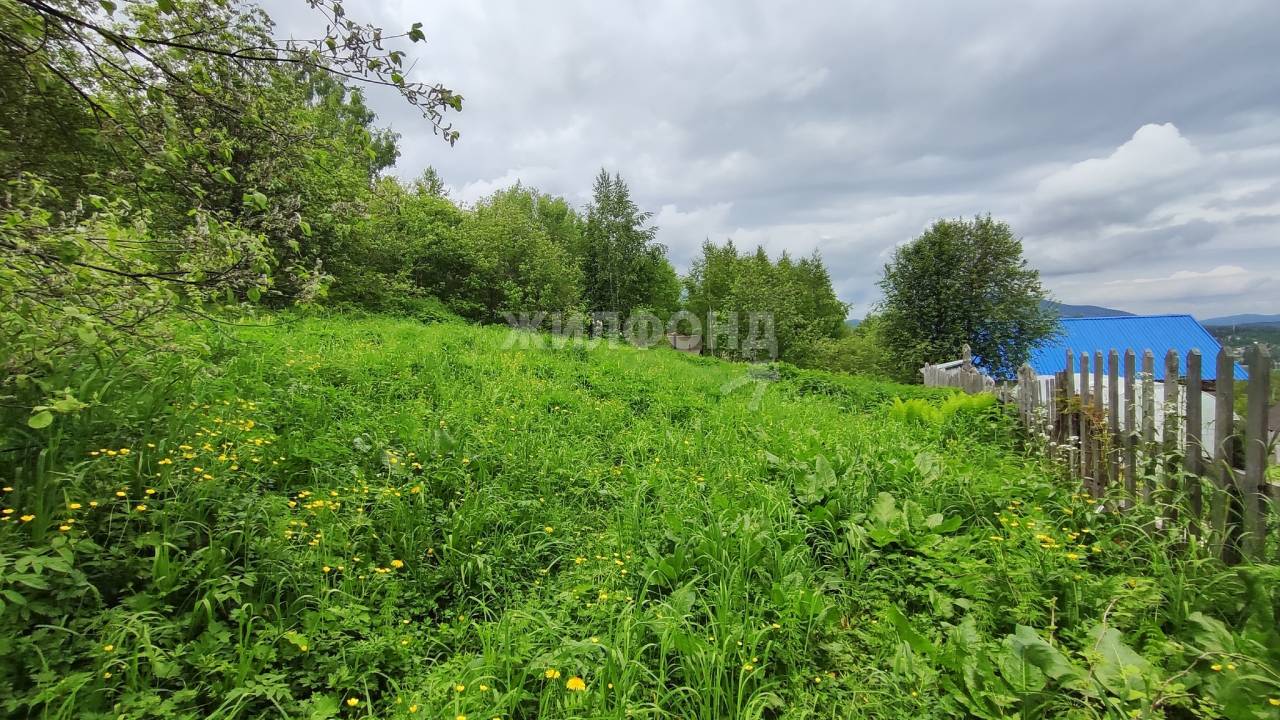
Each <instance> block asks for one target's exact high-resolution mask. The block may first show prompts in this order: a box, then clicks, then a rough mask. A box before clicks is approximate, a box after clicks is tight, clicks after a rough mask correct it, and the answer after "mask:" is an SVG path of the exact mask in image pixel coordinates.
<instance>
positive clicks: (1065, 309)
mask: <svg viewBox="0 0 1280 720" xmlns="http://www.w3.org/2000/svg"><path fill="white" fill-rule="evenodd" d="M1040 307H1043V308H1048V309H1050V310H1056V311H1057V312H1058V317H1064V318H1087V317H1115V316H1117V315H1133V313H1131V312H1125V311H1124V310H1116V309H1115V308H1108V307H1101V306H1098V305H1067V304H1065V303H1060V302H1054V301H1052V300H1042V301H1040Z"/></svg>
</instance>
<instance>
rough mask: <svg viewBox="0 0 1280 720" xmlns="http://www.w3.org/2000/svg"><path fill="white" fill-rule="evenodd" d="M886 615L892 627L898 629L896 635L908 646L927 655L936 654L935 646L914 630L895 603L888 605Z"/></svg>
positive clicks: (932, 655)
mask: <svg viewBox="0 0 1280 720" xmlns="http://www.w3.org/2000/svg"><path fill="white" fill-rule="evenodd" d="M886 615H888V617H889V622H890V623H892V624H893V627H894V629H895V630H897V631H898V637H899V638H901V639H902V641H903V642H905V643H906V644H907V645H908V646H910V647H911V649H912V650H915V651H916V652H918V653H920V654H921V655H927V656H929V657H934V656H935V655H937V653H938V648H937V646H935V645H934V644H933V643H931V642H929V639H928V638H926V637H925V636H923V635H921V634H920V633H918V632H916V629H915V628H914V627H912V626H911V621H909V620H907V617H906V616H905V615H903V614H902V611H901V610H899V609H898V606H897V605H890V606H889V609H888V611H886Z"/></svg>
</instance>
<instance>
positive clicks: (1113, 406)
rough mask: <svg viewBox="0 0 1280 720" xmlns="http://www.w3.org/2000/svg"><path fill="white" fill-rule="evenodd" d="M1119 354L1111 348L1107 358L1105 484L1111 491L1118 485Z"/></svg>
mask: <svg viewBox="0 0 1280 720" xmlns="http://www.w3.org/2000/svg"><path fill="white" fill-rule="evenodd" d="M1119 373H1120V353H1118V352H1116V349H1115V348H1111V353H1110V354H1109V355H1108V356H1107V404H1108V405H1109V407H1108V408H1107V440H1108V442H1110V443H1111V448H1110V450H1109V452H1108V453H1107V484H1108V485H1109V486H1110V488H1111V490H1112V491H1114V490H1115V488H1116V487H1117V486H1118V485H1119V484H1120V442H1121V441H1120V437H1121V435H1120V374H1119Z"/></svg>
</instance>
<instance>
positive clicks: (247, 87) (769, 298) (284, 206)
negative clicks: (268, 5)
mask: <svg viewBox="0 0 1280 720" xmlns="http://www.w3.org/2000/svg"><path fill="white" fill-rule="evenodd" d="M308 4H309V5H311V6H312V8H313V10H314V11H315V12H318V13H320V14H321V16H322V17H323V19H324V20H325V21H326V27H327V30H326V33H325V34H324V35H323V36H322V37H319V38H316V39H312V40H301V41H299V40H290V41H277V40H274V39H273V38H272V36H271V31H272V28H273V25H272V22H271V19H270V18H269V17H268V16H267V14H266V13H265V12H264V11H263V10H261V9H260V8H258V7H256V6H254V5H250V4H245V3H241V2H236V1H234V0H227V1H225V2H218V3H205V2H199V1H196V0H157V1H156V2H153V3H148V2H138V3H128V4H122V5H120V6H117V5H116V4H115V3H113V2H108V1H106V0H101V1H99V2H90V1H88V0H0V59H2V60H3V63H4V67H5V72H2V73H0V183H3V189H2V192H0V213H3V217H4V220H3V222H0V255H2V257H3V265H2V267H0V301H2V302H0V305H2V306H3V308H4V310H3V311H0V365H3V366H5V367H6V368H8V369H10V373H9V377H10V378H11V380H10V381H9V382H13V381H12V378H14V377H21V378H28V379H39V378H41V377H45V376H52V375H55V374H56V373H54V372H53V370H54V368H56V367H57V366H58V365H59V364H66V363H71V362H75V361H77V358H81V359H82V358H83V357H87V356H90V355H93V354H94V353H97V352H99V351H101V350H103V349H109V348H111V347H114V346H116V345H118V344H120V343H129V344H136V343H138V342H139V341H141V340H145V338H147V337H149V335H150V334H151V333H152V332H153V331H155V330H156V328H157V327H159V326H160V325H162V324H163V322H164V320H165V319H168V318H173V317H188V318H201V319H208V318H215V317H216V316H217V314H218V313H219V312H220V311H221V310H223V309H225V308H228V307H230V308H233V309H235V308H243V307H244V306H246V304H248V305H265V306H268V307H288V306H294V305H308V304H335V305H342V306H347V307H358V308H367V309H370V310H376V311H389V312H401V313H408V314H413V315H416V316H419V317H422V318H424V319H427V318H439V317H445V316H450V315H456V316H459V317H461V318H465V319H467V320H471V321H477V322H500V321H502V318H503V315H504V314H505V313H507V312H510V311H521V310H542V311H552V312H566V313H572V312H576V313H592V312H596V311H611V312H619V313H622V314H624V315H626V314H631V313H634V312H636V311H639V310H645V311H648V312H652V313H654V314H657V315H658V316H659V317H661V318H664V319H665V318H668V317H670V316H671V315H672V314H673V313H675V312H676V311H678V310H687V311H689V312H691V313H693V314H695V315H697V316H699V317H704V318H705V317H707V313H708V312H709V311H713V310H718V311H735V312H738V313H739V314H740V319H739V322H744V323H745V322H746V319H745V316H746V314H748V313H753V312H757V313H768V314H769V315H770V317H772V318H773V330H774V333H775V335H776V351H777V355H778V356H779V357H781V358H782V359H784V360H787V361H790V362H794V363H797V364H801V365H806V366H813V367H825V368H830V369H836V370H844V371H850V372H861V373H868V374H875V375H882V376H889V377H897V378H899V379H904V380H912V379H916V378H915V377H914V371H915V368H916V367H918V366H919V363H922V362H923V361H925V360H932V361H936V360H938V359H943V357H944V356H945V355H946V354H948V353H950V354H955V353H958V351H959V345H961V344H963V343H964V342H969V343H970V344H971V345H973V346H974V349H975V351H976V352H979V354H980V356H981V357H982V358H984V359H985V360H987V361H989V362H991V363H992V365H993V367H1004V366H1007V365H1008V364H1009V363H1011V362H1014V361H1017V359H1018V358H1019V357H1020V356H1024V355H1025V350H1026V348H1025V345H1026V340H1027V339H1034V338H1035V337H1038V336H1041V335H1043V326H1044V325H1045V323H1044V322H1042V321H1043V320H1044V319H1043V318H1041V317H1040V316H1038V315H1036V314H1035V313H1034V312H1033V311H1032V309H1031V304H1033V302H1034V300H1035V298H1037V297H1040V296H1043V291H1041V290H1040V289H1039V281H1038V276H1036V275H1035V273H1034V271H1032V270H1026V269H1025V268H1022V269H1021V270H1018V269H1017V268H1014V273H1013V274H1012V275H1010V274H1009V272H1008V271H1009V268H1010V264H1011V263H1012V264H1013V265H1017V264H1018V263H1020V262H1021V247H1020V244H1019V243H1018V242H1017V240H1016V239H1015V238H1013V236H1012V234H1011V232H1010V231H1009V230H1008V228H1007V226H1003V225H1001V224H1000V223H997V222H995V221H992V220H991V219H990V218H987V219H985V220H983V219H978V220H975V221H974V222H973V223H968V222H967V221H956V222H953V223H950V224H948V222H949V221H948V222H943V223H940V224H938V225H935V226H934V227H933V228H931V229H930V231H929V232H928V233H926V234H925V235H923V236H922V237H921V238H919V239H918V240H917V241H916V242H913V243H912V244H910V245H908V246H904V248H901V249H899V251H898V254H897V255H896V256H895V258H894V261H893V262H892V263H891V264H890V265H889V266H888V267H887V268H886V274H885V281H884V283H883V287H884V290H885V298H886V299H885V302H884V303H883V304H882V306H881V308H880V313H879V315H878V316H877V317H872V318H869V319H868V320H867V321H865V322H863V323H862V325H860V326H859V327H858V328H857V329H850V328H849V326H848V325H847V324H846V322H845V318H846V315H847V314H848V310H849V307H848V305H846V304H845V303H843V302H841V301H840V299H839V298H838V297H837V295H836V293H835V291H834V289H833V286H832V281H831V277H830V274H829V273H828V271H827V269H826V267H825V265H824V264H823V261H822V259H821V258H820V257H819V256H818V254H817V253H816V252H815V253H813V254H811V255H809V256H806V257H802V258H793V257H791V256H789V255H788V254H785V253H784V254H783V255H782V256H780V257H778V258H771V257H769V256H768V255H767V254H766V253H765V251H764V250H763V249H761V248H757V249H755V250H754V251H742V250H739V249H738V248H737V247H735V246H734V244H733V243H732V241H726V242H725V243H724V244H720V245H717V244H715V243H712V242H710V241H708V242H706V243H705V244H704V245H703V247H702V249H701V253H700V254H699V255H698V257H696V258H695V260H694V262H693V263H692V266H691V267H690V268H689V270H688V272H687V273H686V274H685V275H684V276H683V277H682V276H680V275H678V274H677V272H676V270H675V268H674V267H673V266H672V264H671V262H670V261H669V259H668V256H667V251H666V248H665V247H664V246H663V245H662V244H660V243H659V242H658V241H657V228H656V227H654V226H653V225H652V223H651V220H652V216H651V214H650V213H648V212H645V211H644V210H643V209H641V208H640V207H638V205H637V204H636V202H635V201H634V199H633V198H632V197H631V193H630V190H629V188H628V186H627V184H626V182H625V181H624V180H623V178H622V177H621V176H620V175H618V174H616V173H614V174H610V173H609V172H607V171H605V170H601V171H600V174H599V175H598V176H597V177H596V178H595V182H594V185H593V192H592V200H591V202H590V203H589V204H588V205H587V206H586V207H585V208H581V209H579V208H575V207H574V206H573V205H572V204H571V203H569V202H568V201H567V200H565V199H564V198H562V197H557V196H553V195H549V194H546V193H543V192H541V191H539V190H537V189H536V188H532V187H528V186H525V185H521V184H516V185H514V186H512V187H509V188H506V189H503V190H499V191H497V192H495V193H493V194H492V195H490V196H489V197H486V198H483V199H481V200H480V201H478V202H476V203H474V204H471V205H463V204H460V203H457V202H454V201H453V200H452V199H451V198H449V197H448V192H447V190H446V187H445V185H444V183H443V182H442V180H441V178H440V177H439V175H438V174H437V173H436V172H435V171H434V170H431V169H428V170H427V171H426V172H425V173H424V174H423V175H422V176H421V177H419V178H417V179H416V180H414V181H412V182H405V181H402V180H399V179H397V178H395V177H393V176H390V175H389V174H388V170H389V169H390V168H391V167H393V165H394V163H395V161H396V159H397V157H398V155H399V140H400V138H399V136H398V135H397V134H396V133H394V132H392V131H390V130H388V129H385V128H382V127H379V126H378V124H377V118H376V116H375V114H374V113H373V111H372V110H371V109H370V108H369V107H368V105H367V104H366V101H365V94H364V90H363V88H364V87H367V86H368V85H384V86H389V87H393V88H395V89H397V90H398V91H399V92H400V93H401V94H402V95H403V97H404V99H405V100H406V101H407V102H408V103H410V104H411V105H413V106H414V107H417V108H418V109H419V110H421V112H422V114H423V116H424V118H425V119H426V121H427V124H428V126H429V127H431V128H432V129H433V130H434V131H435V132H436V133H437V134H438V135H439V136H440V137H441V138H442V139H443V140H444V141H445V142H447V143H448V144H452V143H454V142H455V141H457V140H458V138H459V132H458V131H457V130H455V129H454V128H453V126H452V124H450V123H449V121H448V120H447V117H448V114H449V113H454V112H457V111H459V110H461V108H462V103H463V98H462V96H461V95H459V94H457V93H455V92H454V91H452V90H450V89H447V88H445V87H443V86H440V85H429V84H424V83H415V82H411V81H409V80H408V79H406V77H405V76H404V72H405V71H404V70H403V68H404V67H405V63H406V51H405V50H404V49H402V48H404V47H409V46H412V45H413V44H414V43H418V42H421V41H423V40H424V39H425V33H424V31H423V30H422V28H421V26H420V25H419V24H415V25H413V26H412V27H410V28H408V29H407V30H404V31H402V32H399V33H393V32H391V31H384V30H383V29H381V28H378V27H375V26H372V25H368V24H365V23H361V22H359V21H357V20H354V19H351V18H350V17H348V16H347V14H346V13H345V10H344V9H343V7H342V5H341V3H339V2H332V1H330V0H309V2H308ZM975 248H979V250H977V251H976V254H975V250H974V249H975ZM966 253H968V254H967V255H966ZM957 272H959V273H963V274H964V275H963V278H965V279H964V280H963V281H960V282H958V281H957V280H956V273H957ZM1019 273H1021V274H1019ZM977 279H983V282H987V284H986V285H983V284H981V283H978V284H975V283H977ZM966 283H967V285H966ZM962 287H963V288H967V289H965V290H964V291H963V292H960V291H959V290H958V289H957V288H962ZM1037 293H1039V295H1037ZM1006 297H1014V298H1015V300H1016V302H1014V303H1013V304H1010V303H1008V302H1005V300H1004V299H1003V298H1006ZM1028 298H1030V299H1028ZM959 307H964V308H966V310H965V311H964V312H966V313H968V314H967V315H964V317H963V318H961V315H962V314H963V313H962V312H961V311H960V310H959V309H958V308H959ZM742 332H743V333H744V334H745V333H746V332H747V328H745V327H744V328H743V329H742ZM1011 338H1012V340H1011ZM723 353H724V354H727V355H730V356H733V357H741V356H742V354H741V353H738V352H737V351H735V350H732V349H729V350H725V351H723ZM1020 354H1021V355H1020ZM32 381H33V382H34V381H36V380H32ZM46 390H48V388H46Z"/></svg>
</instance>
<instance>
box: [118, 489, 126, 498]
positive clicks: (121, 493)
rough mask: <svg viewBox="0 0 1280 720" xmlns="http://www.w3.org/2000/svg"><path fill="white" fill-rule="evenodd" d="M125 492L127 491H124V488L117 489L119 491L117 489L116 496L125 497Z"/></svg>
mask: <svg viewBox="0 0 1280 720" xmlns="http://www.w3.org/2000/svg"><path fill="white" fill-rule="evenodd" d="M124 494H125V493H124V491H123V490H117V491H116V497H124Z"/></svg>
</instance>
